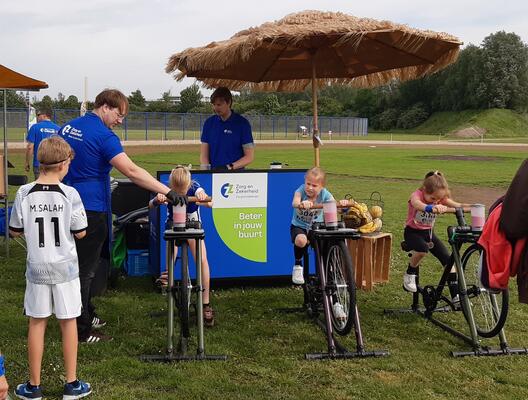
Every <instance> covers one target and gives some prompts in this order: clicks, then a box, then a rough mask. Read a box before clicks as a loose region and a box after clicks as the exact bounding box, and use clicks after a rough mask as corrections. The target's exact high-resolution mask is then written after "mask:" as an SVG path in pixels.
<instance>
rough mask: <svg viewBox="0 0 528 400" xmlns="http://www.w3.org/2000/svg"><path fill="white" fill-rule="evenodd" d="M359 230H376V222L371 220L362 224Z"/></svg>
mask: <svg viewBox="0 0 528 400" xmlns="http://www.w3.org/2000/svg"><path fill="white" fill-rule="evenodd" d="M359 231H360V232H361V233H372V232H375V231H376V224H375V223H374V221H370V222H369V223H367V224H365V225H362V226H360V227H359Z"/></svg>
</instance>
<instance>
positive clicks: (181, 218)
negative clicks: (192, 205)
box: [172, 204, 187, 231]
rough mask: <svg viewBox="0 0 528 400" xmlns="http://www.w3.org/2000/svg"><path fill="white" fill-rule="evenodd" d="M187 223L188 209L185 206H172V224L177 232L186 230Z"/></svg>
mask: <svg viewBox="0 0 528 400" xmlns="http://www.w3.org/2000/svg"><path fill="white" fill-rule="evenodd" d="M186 221H187V207H186V206H185V205H183V206H182V205H179V204H178V205H177V206H172V222H173V229H174V230H175V231H183V230H185V222H186Z"/></svg>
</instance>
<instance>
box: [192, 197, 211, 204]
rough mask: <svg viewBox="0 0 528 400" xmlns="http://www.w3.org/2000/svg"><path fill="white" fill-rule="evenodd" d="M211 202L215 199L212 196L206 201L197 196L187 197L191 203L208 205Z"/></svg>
mask: <svg viewBox="0 0 528 400" xmlns="http://www.w3.org/2000/svg"><path fill="white" fill-rule="evenodd" d="M210 201H213V198H212V197H211V196H207V197H206V198H205V199H204V200H200V199H198V197H196V196H189V197H187V202H189V203H208V202H210Z"/></svg>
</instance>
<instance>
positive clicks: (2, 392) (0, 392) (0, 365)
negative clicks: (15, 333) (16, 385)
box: [0, 353, 9, 400]
mask: <svg viewBox="0 0 528 400" xmlns="http://www.w3.org/2000/svg"><path fill="white" fill-rule="evenodd" d="M8 390H9V385H8V384H7V380H6V377H5V366H4V356H3V355H2V353H0V400H5V399H7V394H8Z"/></svg>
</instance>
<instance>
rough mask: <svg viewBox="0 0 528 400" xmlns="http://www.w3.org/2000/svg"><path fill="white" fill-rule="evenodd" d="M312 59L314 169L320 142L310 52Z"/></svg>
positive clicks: (313, 63) (315, 79) (312, 54)
mask: <svg viewBox="0 0 528 400" xmlns="http://www.w3.org/2000/svg"><path fill="white" fill-rule="evenodd" d="M310 53H311V56H312V57H311V58H312V109H313V137H312V140H313V147H314V153H315V154H314V156H315V160H314V164H315V166H316V167H318V166H319V146H320V144H321V142H320V141H319V122H318V117H317V78H316V71H315V50H312V51H311V52H310Z"/></svg>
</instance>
